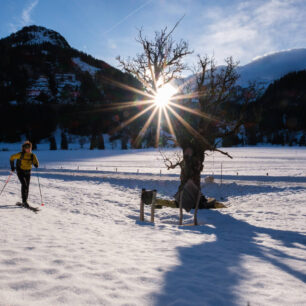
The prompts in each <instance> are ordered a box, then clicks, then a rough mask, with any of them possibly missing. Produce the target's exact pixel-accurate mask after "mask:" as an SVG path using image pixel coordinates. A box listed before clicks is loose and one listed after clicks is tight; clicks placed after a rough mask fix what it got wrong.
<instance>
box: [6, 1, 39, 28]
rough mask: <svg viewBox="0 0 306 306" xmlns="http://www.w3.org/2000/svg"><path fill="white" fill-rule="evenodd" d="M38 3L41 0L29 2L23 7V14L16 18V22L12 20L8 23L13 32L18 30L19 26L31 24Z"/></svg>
mask: <svg viewBox="0 0 306 306" xmlns="http://www.w3.org/2000/svg"><path fill="white" fill-rule="evenodd" d="M38 3H39V0H33V1H31V2H29V4H28V5H27V6H25V7H24V8H23V10H22V12H21V15H20V16H16V17H15V18H14V20H15V21H16V22H11V23H9V24H8V26H9V28H10V29H11V31H12V32H16V31H17V30H18V29H19V28H21V27H24V26H26V25H29V24H30V23H31V22H32V16H31V15H32V13H33V10H34V9H35V7H36V6H37V5H38Z"/></svg>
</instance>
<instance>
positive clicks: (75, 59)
mask: <svg viewBox="0 0 306 306" xmlns="http://www.w3.org/2000/svg"><path fill="white" fill-rule="evenodd" d="M72 61H73V62H74V63H75V64H76V65H78V66H79V68H80V69H81V70H82V71H87V72H89V73H90V74H91V75H92V76H94V75H95V74H96V72H98V71H100V70H101V69H100V68H97V67H94V66H91V65H89V64H87V63H85V62H83V61H82V60H81V59H80V58H79V57H73V58H72Z"/></svg>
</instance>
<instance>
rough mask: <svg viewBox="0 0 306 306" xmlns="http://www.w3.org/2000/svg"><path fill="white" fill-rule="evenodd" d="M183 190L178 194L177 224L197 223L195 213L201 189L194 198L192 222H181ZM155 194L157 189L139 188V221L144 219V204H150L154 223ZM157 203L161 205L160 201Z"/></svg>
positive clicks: (196, 212)
mask: <svg viewBox="0 0 306 306" xmlns="http://www.w3.org/2000/svg"><path fill="white" fill-rule="evenodd" d="M183 192H184V190H182V191H181V192H180V196H179V225H198V218H197V214H198V209H199V203H200V199H201V191H199V193H198V196H197V199H196V205H195V210H194V219H193V220H194V221H193V224H183V205H182V198H183ZM156 194H157V191H156V190H155V189H154V190H146V189H144V188H143V189H142V190H141V197H140V217H139V219H140V221H145V218H144V207H145V205H151V222H152V223H154V215H155V208H156ZM158 204H159V205H161V206H163V204H162V203H160V202H158ZM165 206H168V205H165Z"/></svg>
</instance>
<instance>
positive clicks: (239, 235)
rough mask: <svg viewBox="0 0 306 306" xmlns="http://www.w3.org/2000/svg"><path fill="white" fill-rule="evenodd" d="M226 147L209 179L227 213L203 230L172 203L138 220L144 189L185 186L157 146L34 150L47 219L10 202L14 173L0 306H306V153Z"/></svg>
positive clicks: (206, 218)
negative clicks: (167, 166)
mask: <svg viewBox="0 0 306 306" xmlns="http://www.w3.org/2000/svg"><path fill="white" fill-rule="evenodd" d="M229 151H230V153H232V155H233V156H234V159H233V160H229V159H225V158H224V157H223V156H220V155H217V154H215V155H214V156H213V155H211V156H209V157H207V163H206V165H205V167H206V168H205V170H204V174H203V178H204V176H205V175H208V174H209V175H210V174H212V173H214V175H215V179H216V180H215V183H214V184H204V183H203V192H204V193H205V194H206V195H208V196H214V197H216V198H218V199H222V201H223V202H224V203H225V204H226V205H227V206H228V208H227V209H223V210H214V211H213V210H210V211H207V210H205V211H203V210H202V211H200V212H199V221H200V226H197V227H194V226H188V227H187V226H186V227H184V226H181V227H180V226H178V225H177V223H178V211H177V210H176V209H170V208H163V209H162V210H158V211H157V213H156V218H155V219H156V223H155V224H154V225H152V224H150V223H149V222H147V223H140V222H139V221H138V215H139V194H140V190H141V188H142V187H145V188H147V189H150V188H152V189H153V188H156V189H157V190H158V196H160V197H164V198H171V196H172V195H173V194H174V192H175V191H176V188H177V187H178V184H179V171H176V170H173V171H167V170H166V169H165V168H164V166H163V163H162V160H161V157H160V155H159V153H158V152H157V151H154V150H147V151H125V152H122V151H85V150H84V151H67V152H64V151H55V152H50V151H40V152H37V154H38V157H39V159H40V161H41V168H40V170H39V171H38V174H39V176H40V182H41V185H42V191H43V197H44V203H45V206H44V207H42V210H41V212H40V213H39V214H37V215H36V214H34V213H32V212H31V211H28V210H25V209H22V208H19V207H17V206H15V205H14V203H15V202H16V201H17V200H19V185H18V182H17V178H16V176H14V177H13V178H12V180H11V181H10V182H9V184H8V186H7V189H6V190H5V192H4V194H2V196H1V198H0V245H1V247H0V305H1V306H3V305H5V306H6V305H61V304H62V305H247V304H248V303H249V304H250V305H306V228H305V224H306V149H302V148H231V149H229ZM170 153H171V152H169V154H170ZM10 154H12V152H0V167H1V169H0V187H2V186H3V183H4V181H5V180H6V178H7V175H8V173H9V172H8V170H7V165H8V162H7V161H8V158H9V155H10ZM221 163H222V168H223V169H222V185H221V181H220V179H221ZM5 167H6V168H5ZM116 168H117V172H116ZM160 170H162V172H161V174H160ZM33 172H34V171H33ZM137 172H139V173H137ZM237 173H238V175H237ZM267 174H268V175H267ZM203 182H204V179H203ZM30 202H31V203H33V204H36V205H39V202H40V197H39V191H38V184H37V178H36V176H35V172H34V173H33V177H32V185H31V190H30ZM146 218H147V219H149V209H148V208H147V210H146ZM184 220H185V222H186V223H188V222H190V221H191V220H192V212H191V213H185V214H184Z"/></svg>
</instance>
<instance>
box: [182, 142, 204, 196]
mask: <svg viewBox="0 0 306 306" xmlns="http://www.w3.org/2000/svg"><path fill="white" fill-rule="evenodd" d="M204 152H205V150H204V149H203V148H196V149H195V148H191V147H187V148H185V149H183V156H184V157H183V162H182V164H181V175H180V180H181V184H180V186H179V189H178V191H179V192H180V191H181V190H182V189H183V188H184V186H185V184H186V183H187V181H188V180H192V181H193V183H194V184H195V185H196V186H197V187H198V188H201V172H202V170H203V163H204V156H205V155H204Z"/></svg>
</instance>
